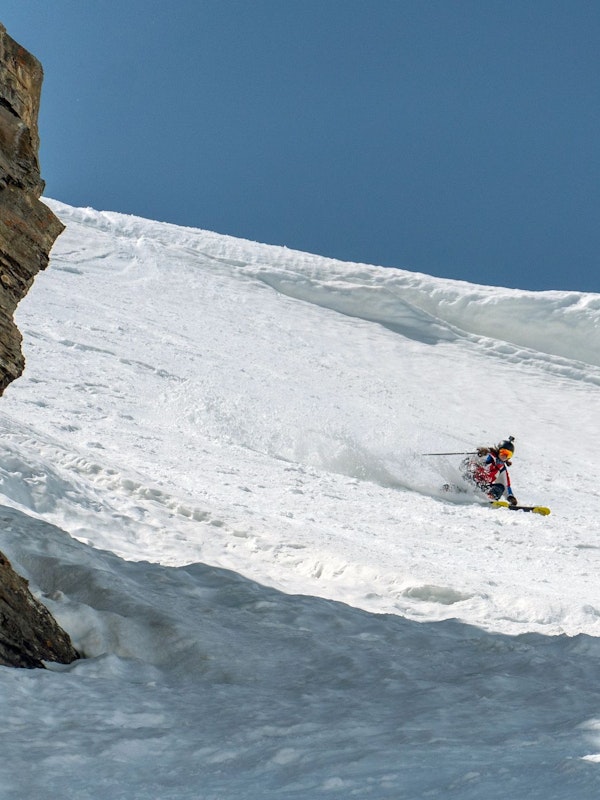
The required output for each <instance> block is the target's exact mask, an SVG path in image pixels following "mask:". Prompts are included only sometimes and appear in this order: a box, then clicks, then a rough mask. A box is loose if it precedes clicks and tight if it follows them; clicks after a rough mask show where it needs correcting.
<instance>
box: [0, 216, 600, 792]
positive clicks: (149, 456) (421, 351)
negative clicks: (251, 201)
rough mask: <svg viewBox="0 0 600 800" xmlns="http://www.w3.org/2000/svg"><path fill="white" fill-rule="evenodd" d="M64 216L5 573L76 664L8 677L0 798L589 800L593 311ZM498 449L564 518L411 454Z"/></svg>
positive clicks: (30, 302) (30, 320) (597, 688)
mask: <svg viewBox="0 0 600 800" xmlns="http://www.w3.org/2000/svg"><path fill="white" fill-rule="evenodd" d="M47 202H48V204H49V205H50V206H51V207H52V208H53V210H54V211H55V212H56V213H57V214H58V216H59V217H60V218H61V219H62V220H63V222H64V223H65V224H66V226H67V227H66V230H65V232H64V233H63V234H62V235H61V236H60V238H59V239H58V241H57V243H56V245H55V247H54V250H53V253H52V259H51V264H50V268H49V269H48V271H47V272H46V273H43V274H41V275H39V276H38V278H37V279H36V281H35V283H34V286H33V288H32V289H31V291H30V293H29V295H28V296H27V298H26V299H25V300H24V301H22V303H21V304H20V306H19V308H18V312H17V324H18V325H19V328H20V329H21V331H22V332H23V337H24V342H23V348H24V352H25V354H26V358H27V366H26V371H25V373H24V375H23V377H21V378H20V379H19V380H18V381H16V382H15V383H14V384H12V385H11V386H10V387H9V389H8V390H7V391H6V392H5V395H4V397H3V398H2V400H1V404H0V492H1V496H0V501H1V507H0V515H1V517H2V523H3V524H2V529H1V530H2V534H1V535H0V550H2V551H3V552H5V553H6V554H7V555H8V557H9V558H10V559H11V560H12V561H13V564H14V565H15V567H16V568H17V569H18V570H19V571H20V572H21V573H22V574H24V575H25V576H26V577H27V578H28V579H29V580H30V585H31V588H32V590H33V591H34V592H35V594H36V596H38V597H39V598H40V599H41V600H42V601H43V602H44V603H45V604H46V605H47V606H48V607H49V608H50V610H51V611H52V613H53V614H54V615H55V617H56V618H57V620H58V621H59V622H60V624H61V625H63V627H64V628H65V629H66V630H67V631H68V632H69V634H70V635H71V637H72V639H73V642H74V644H75V646H76V647H77V649H78V650H79V652H80V653H81V654H82V656H83V657H82V658H81V659H80V660H79V661H77V662H75V664H73V665H71V666H69V667H63V666H57V665H51V664H49V665H48V669H47V670H45V671H42V670H38V671H21V670H11V669H8V668H0V674H1V675H2V686H3V689H4V697H3V707H4V709H5V715H4V740H5V741H4V750H3V753H4V759H3V760H2V764H1V765H0V797H6V798H8V797H10V798H15V797H18V798H20V797H23V798H25V797H27V798H31V800H36V799H37V798H46V797H48V796H49V794H48V793H49V792H50V793H51V794H52V796H57V797H63V798H67V799H71V798H72V799H73V800H87V799H88V798H89V799H90V800H92V799H93V800H105V799H106V800H109V799H110V800H116V799H117V798H123V800H154V799H156V800H159V798H160V800H237V799H238V798H239V799H240V800H241V799H242V798H243V799H244V800H255V799H256V800H259V799H260V800H263V799H264V798H269V797H272V798H282V797H285V798H290V800H291V799H292V798H293V799H294V800H296V799H297V800H313V799H316V798H331V797H340V798H344V800H346V798H363V797H364V798H394V800H399V799H400V798H406V799H409V800H412V798H436V797H438V798H444V799H446V798H460V800H471V799H472V800H475V799H477V800H481V798H485V799H486V800H494V799H495V798H498V799H500V798H502V800H507V798H510V799H511V800H513V798H515V799H516V800H522V799H524V798H544V800H552V799H553V798H556V800H559V799H560V800H563V799H564V800H567V799H568V800H591V798H594V797H597V796H598V793H599V792H600V685H599V682H598V679H597V676H598V664H599V659H600V585H599V582H598V578H597V575H598V572H599V569H600V532H599V529H598V525H597V522H596V514H597V509H598V500H599V497H600V488H599V486H598V468H597V464H596V450H597V446H598V433H599V430H598V422H597V412H596V409H597V406H598V396H599V392H600V295H598V294H584V293H578V292H566V291H565V292H556V291H554V292H525V291H520V290H514V289H505V288H500V287H485V286H475V285H473V284H469V283H463V282H458V281H450V280H441V279H436V278H432V277H429V276H427V275H422V274H416V273H413V272H407V271H404V270H399V269H384V268H380V267H374V266H369V265H363V264H349V263H342V262H339V261H334V260H331V259H326V258H322V257H319V256H316V255H309V254H306V253H299V252H296V251H292V250H288V249H286V248H281V247H274V246H269V245H262V244H257V243H254V242H248V241H242V240H239V239H234V238H231V237H227V236H223V235H219V234H215V233H210V232H207V231H203V230H196V229H190V228H181V227H177V226H174V225H167V224H164V223H159V222H152V221H148V220H143V219H139V218H136V217H130V216H125V215H121V214H116V213H109V212H98V211H95V210H92V209H76V208H72V207H70V206H67V205H65V204H62V203H59V202H57V201H51V200H48V201H47ZM508 435H513V436H514V437H515V445H516V449H515V456H514V459H513V465H512V467H511V478H512V483H513V488H514V491H515V494H516V496H517V498H518V499H519V501H520V502H522V503H524V504H528V505H538V504H539V505H545V506H549V507H550V508H551V510H552V513H551V515H550V516H546V517H543V516H540V515H537V514H529V513H521V512H511V511H508V510H506V509H497V508H491V507H490V506H489V505H488V504H487V503H485V498H483V497H482V496H480V495H477V494H476V493H475V491H472V490H467V491H466V492H459V493H452V492H450V493H449V492H446V491H444V490H443V486H444V484H447V483H450V484H452V485H454V484H456V483H460V463H461V459H462V456H461V455H449V456H431V455H425V454H429V453H440V452H452V453H454V452H457V453H458V452H460V453H462V452H468V451H472V450H473V449H475V448H476V447H477V446H480V445H491V444H495V443H496V442H498V441H500V440H502V439H504V438H506V437H507V436H508Z"/></svg>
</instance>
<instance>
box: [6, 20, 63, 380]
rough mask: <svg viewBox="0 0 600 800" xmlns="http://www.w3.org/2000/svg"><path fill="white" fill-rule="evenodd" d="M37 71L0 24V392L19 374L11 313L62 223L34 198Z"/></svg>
mask: <svg viewBox="0 0 600 800" xmlns="http://www.w3.org/2000/svg"><path fill="white" fill-rule="evenodd" d="M42 78H43V71H42V67H41V64H40V63H39V61H38V60H37V59H36V58H34V57H33V56H32V55H31V54H30V53H28V52H27V51H26V50H24V49H23V48H22V47H21V46H20V45H18V44H17V43H16V42H15V41H14V40H13V39H11V37H10V36H9V35H8V34H7V32H6V29H5V28H4V26H3V25H2V24H1V23H0V394H2V392H3V391H4V390H5V389H6V387H7V386H8V384H9V383H10V382H11V381H13V380H14V379H15V378H18V377H19V375H20V374H21V373H22V372H23V369H24V366H25V362H24V359H23V354H22V352H21V334H20V333H19V330H18V329H17V327H16V325H15V323H14V321H13V315H14V312H15V308H16V307H17V304H18V303H19V301H20V300H21V299H22V298H23V297H24V296H25V295H26V294H27V292H28V290H29V287H30V286H31V284H32V283H33V279H34V277H35V276H36V274H37V273H38V272H39V270H41V269H44V268H45V267H46V266H47V265H48V255H49V253H50V249H51V248H52V245H53V244H54V240H55V239H56V237H57V236H58V235H59V234H60V232H61V231H62V230H63V225H62V223H61V222H60V221H59V220H58V219H57V217H55V216H54V214H53V213H52V212H51V211H50V209H49V208H48V207H47V206H45V205H44V204H43V203H42V202H41V201H40V199H39V198H40V195H41V194H42V192H43V190H44V182H43V181H42V179H41V177H40V168H39V163H38V150H39V134H38V127H37V118H38V110H39V102H40V93H41V88H42Z"/></svg>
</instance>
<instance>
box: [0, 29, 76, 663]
mask: <svg viewBox="0 0 600 800" xmlns="http://www.w3.org/2000/svg"><path fill="white" fill-rule="evenodd" d="M42 75H43V73H42V67H41V65H40V63H39V61H37V59H35V58H34V57H33V56H32V55H31V54H30V53H28V52H27V51H26V50H24V49H23V48H22V47H20V46H19V45H18V44H17V43H16V42H15V41H14V40H13V39H11V38H10V36H9V35H8V34H7V33H6V29H5V28H4V26H3V25H1V24H0V394H2V392H3V391H4V389H6V387H7V386H8V384H9V383H10V382H11V381H13V380H14V379H15V378H18V377H19V375H20V374H21V373H22V372H23V369H24V366H25V363H24V359H23V354H22V352H21V334H20V332H19V330H18V329H17V327H16V325H15V323H14V320H13V315H14V312H15V309H16V307H17V304H18V303H19V301H20V300H21V299H22V298H23V297H24V296H25V295H26V294H27V291H28V290H29V287H30V286H31V284H32V283H33V279H34V277H35V276H36V274H37V273H38V272H39V271H40V270H41V269H44V268H45V267H46V266H47V265H48V256H49V253H50V249H51V247H52V245H53V244H54V240H55V239H56V237H57V236H58V235H59V233H60V232H61V231H62V229H63V227H64V226H63V225H62V223H61V222H60V221H59V220H58V219H57V218H56V217H55V216H54V214H53V213H52V212H51V211H50V209H49V208H47V207H46V206H45V205H44V204H43V203H41V202H40V199H39V198H40V195H41V194H42V191H43V189H44V182H43V181H42V179H41V177H40V168H39V164H38V149H39V136H38V128H37V115H38V109H39V101H40V92H41V88H42ZM76 658H78V655H77V653H76V651H75V649H74V648H73V645H72V644H71V640H70V638H69V636H68V634H66V633H65V632H64V631H63V630H62V628H60V627H59V625H58V624H57V623H56V622H55V620H54V619H53V617H52V615H51V614H50V612H49V611H48V609H47V608H46V607H45V606H43V605H42V604H41V603H40V602H38V601H37V600H36V599H35V597H34V596H33V595H32V594H31V592H30V591H29V588H28V585H27V581H26V580H25V579H24V578H21V577H20V576H19V575H17V573H16V572H15V571H14V570H13V568H12V566H11V565H10V562H9V561H8V559H7V558H6V557H5V556H4V555H3V554H2V553H0V664H3V665H5V666H11V667H43V662H44V661H59V662H61V663H64V664H69V663H71V661H74V660H75V659H76Z"/></svg>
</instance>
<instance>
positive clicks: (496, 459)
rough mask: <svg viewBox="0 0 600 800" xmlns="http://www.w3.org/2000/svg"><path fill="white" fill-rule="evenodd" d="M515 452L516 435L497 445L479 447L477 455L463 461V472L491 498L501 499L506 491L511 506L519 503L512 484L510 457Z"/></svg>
mask: <svg viewBox="0 0 600 800" xmlns="http://www.w3.org/2000/svg"><path fill="white" fill-rule="evenodd" d="M514 452H515V439H514V436H509V437H508V439H505V440H504V441H503V442H500V444H499V445H497V446H496V447H478V448H477V455H473V456H471V457H470V458H467V459H465V461H463V465H462V468H463V474H464V476H465V478H467V480H469V481H471V482H472V483H474V484H475V485H476V486H477V487H478V488H479V489H481V491H482V492H485V494H486V495H487V497H489V499H490V500H500V498H501V497H502V495H503V494H504V493H506V499H507V500H508V502H509V503H510V504H511V506H516V505H517V498H516V497H515V496H514V494H513V490H512V488H511V486H510V475H509V474H508V469H507V467H510V465H511V461H510V459H511V458H512V457H513V453H514Z"/></svg>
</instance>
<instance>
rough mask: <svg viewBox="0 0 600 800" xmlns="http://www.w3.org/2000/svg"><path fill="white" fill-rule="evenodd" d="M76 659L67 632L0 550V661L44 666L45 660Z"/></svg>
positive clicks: (4, 664) (69, 661) (17, 665)
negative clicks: (36, 597)
mask: <svg viewBox="0 0 600 800" xmlns="http://www.w3.org/2000/svg"><path fill="white" fill-rule="evenodd" d="M77 658H79V655H78V653H77V651H76V650H75V648H74V647H73V645H72V643H71V639H70V638H69V635H68V634H67V633H65V631H63V629H62V628H61V627H60V626H59V625H58V623H57V622H56V621H55V620H54V618H53V617H52V615H51V614H50V612H49V611H48V609H47V608H46V607H45V606H44V605H42V604H41V603H40V602H39V601H38V600H36V599H35V597H34V596H33V595H32V594H31V592H30V591H29V587H28V585H27V581H26V580H25V578H21V576H20V575H18V574H17V573H16V572H15V571H14V569H13V568H12V566H11V564H10V562H9V561H8V559H7V558H6V556H4V555H3V554H2V553H0V664H2V665H3V666H6V667H29V668H31V667H43V666H44V663H43V662H44V661H57V662H59V663H61V664H70V663H71V662H72V661H75V659H77Z"/></svg>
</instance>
